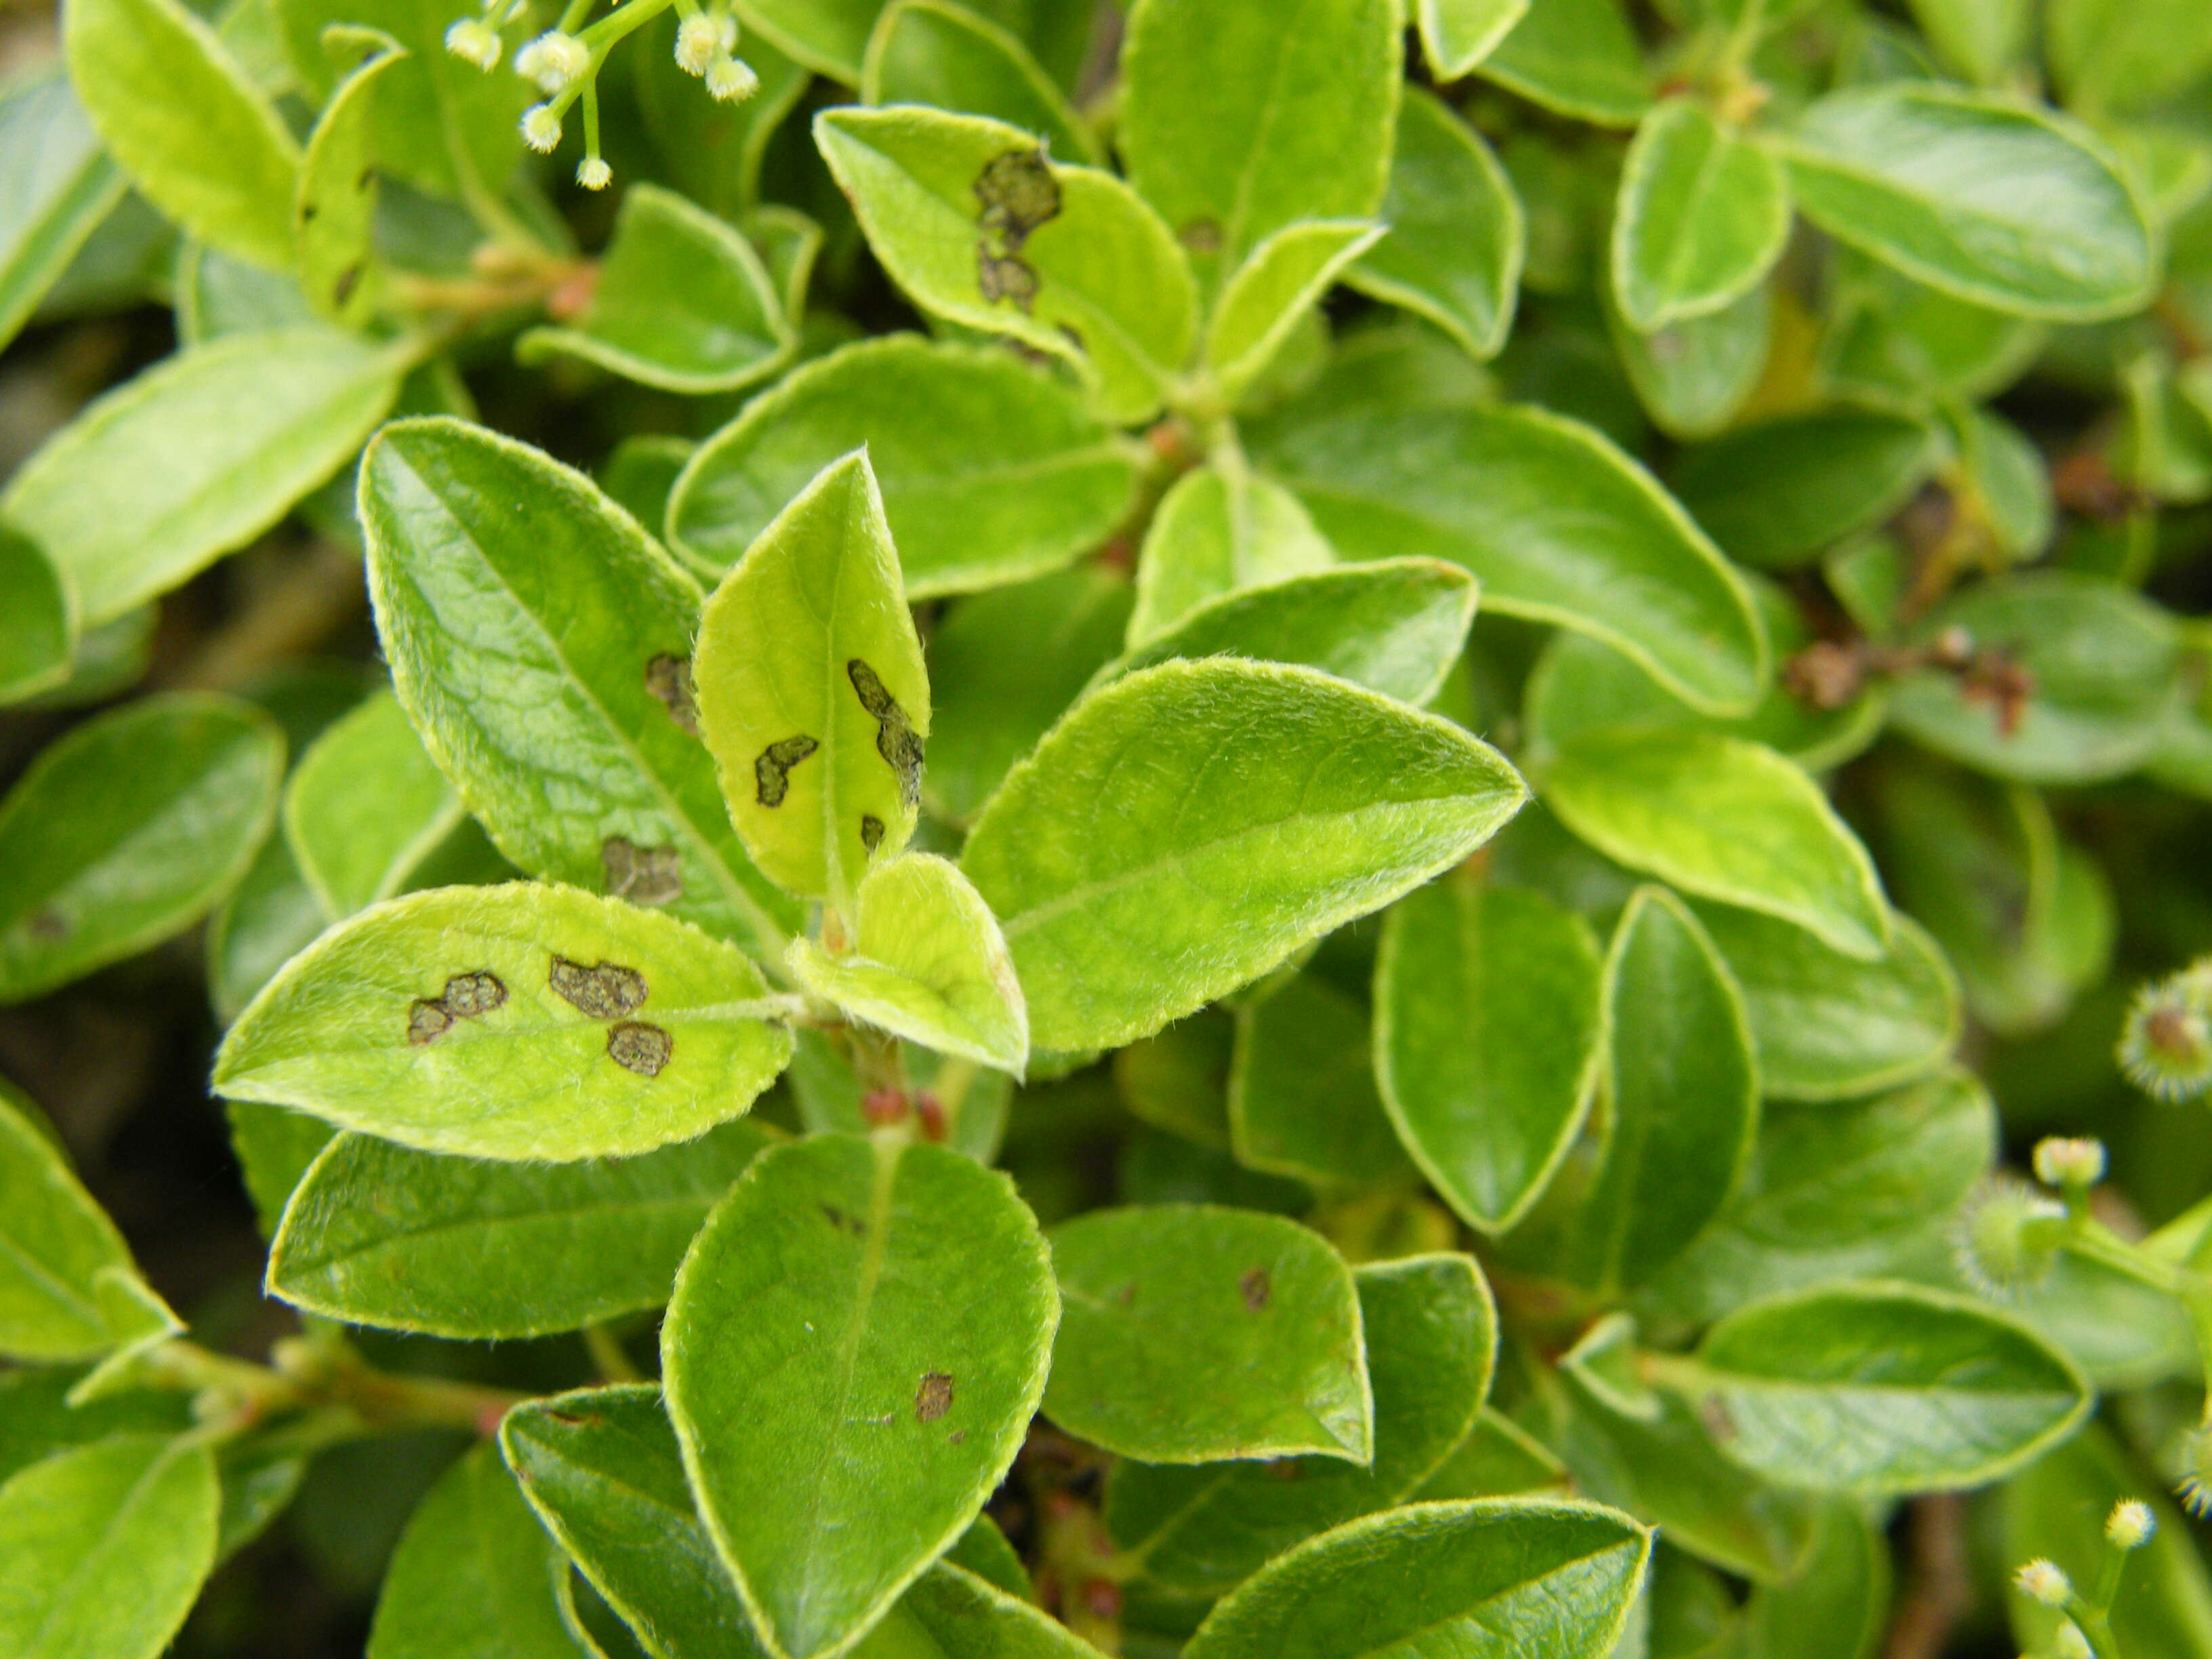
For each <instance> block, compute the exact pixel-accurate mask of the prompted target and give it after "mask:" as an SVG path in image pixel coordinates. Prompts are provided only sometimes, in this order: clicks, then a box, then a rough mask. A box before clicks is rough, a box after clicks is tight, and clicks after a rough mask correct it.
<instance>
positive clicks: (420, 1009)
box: [407, 997, 453, 1048]
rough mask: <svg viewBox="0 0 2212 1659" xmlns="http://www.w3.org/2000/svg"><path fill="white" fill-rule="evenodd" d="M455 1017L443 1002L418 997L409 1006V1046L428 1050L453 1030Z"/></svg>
mask: <svg viewBox="0 0 2212 1659" xmlns="http://www.w3.org/2000/svg"><path fill="white" fill-rule="evenodd" d="M452 1029H453V1015H452V1013H451V1012H448V1011H447V1007H446V1005H445V1004H444V1003H442V1002H433V1001H430V1000H428V998H424V997H417V998H416V999H415V1000H414V1001H412V1002H410V1003H409V1004H408V1005H407V1046H408V1047H409V1048H428V1047H429V1046H430V1045H431V1044H432V1043H434V1042H436V1041H437V1040H438V1039H439V1038H440V1037H441V1036H445V1035H446V1033H447V1031H449V1030H452Z"/></svg>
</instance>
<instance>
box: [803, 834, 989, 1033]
mask: <svg viewBox="0 0 2212 1659" xmlns="http://www.w3.org/2000/svg"><path fill="white" fill-rule="evenodd" d="M855 898H856V905H857V909H858V917H857V920H856V921H855V924H854V932H853V940H852V949H851V952H850V954H846V955H836V954H832V953H831V952H829V951H825V950H823V948H822V947H821V946H819V945H816V944H815V943H814V942H813V941H812V940H811V939H794V940H793V941H792V945H791V954H790V957H789V962H790V964H791V971H792V975H793V978H795V979H796V980H798V981H799V985H800V986H801V987H803V988H804V989H805V990H806V991H808V992H810V993H811V994H813V995H815V996H817V997H820V998H822V999H823V1000H824V1001H826V1002H829V1003H832V1004H834V1005H836V1006H837V1007H839V1008H841V1009H842V1010H843V1011H844V1012H846V1013H848V1014H850V1015H853V1016H855V1017H856V1018H859V1019H860V1020H861V1021H863V1022H865V1023H866V1024H871V1025H876V1026H880V1027H881V1028H882V1029H883V1030H887V1031H891V1032H895V1033H896V1034H897V1035H898V1036H902V1037H905V1038H907V1039H908V1041H909V1042H919V1043H922V1044H924V1045H926V1046H927V1047H928V1048H934V1049H937V1050H938V1051H939V1052H940V1053H943V1054H960V1055H964V1056H966V1057H967V1058H969V1059H970V1060H981V1061H982V1062H983V1063H984V1064H985V1065H987V1066H997V1067H998V1068H999V1069H1000V1071H1002V1072H1012V1073H1014V1074H1015V1075H1016V1076H1019V1075H1020V1074H1021V1073H1022V1071H1023V1069H1024V1066H1026V1065H1027V1064H1028V1062H1029V1054H1030V1031H1029V1014H1028V1011H1027V1010H1026V1009H1025V1008H1024V1006H1023V1004H1022V987H1020V986H1019V985H1018V983H1016V982H1015V979H1014V964H1013V963H1012V961H1011V960H1010V959H1009V958H1008V957H1007V955H1006V940H1005V939H1003V938H1001V937H1000V933H999V924H998V922H997V921H995V920H994V919H993V917H992V915H991V912H990V908H989V907H988V906H987V905H986V904H985V903H984V902H983V901H982V899H981V896H978V895H977V893H976V891H975V889H974V888H973V887H971V886H969V884H968V878H966V877H965V876H963V875H962V874H961V873H960V867H959V866H957V865H956V864H951V863H949V862H947V861H946V860H944V859H941V858H938V857H935V856H933V854H927V853H915V854H909V855H908V856H907V857H905V858H897V859H891V860H888V861H885V862H883V863H879V864H878V865H877V866H875V867H874V868H873V869H872V870H870V871H869V872H868V873H867V875H866V877H865V878H863V879H862V881H861V883H860V890H859V891H858V893H857V895H856V896H855Z"/></svg>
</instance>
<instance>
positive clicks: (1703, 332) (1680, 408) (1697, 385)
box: [1605, 283, 1775, 438]
mask: <svg viewBox="0 0 2212 1659" xmlns="http://www.w3.org/2000/svg"><path fill="white" fill-rule="evenodd" d="M1605 300H1606V320H1607V324H1608V325H1610V329H1611V332H1612V336H1613V350H1614V351H1615V352H1616V353H1617V354H1618V355H1619V356H1620V367H1621V368H1622V370H1623V371H1624V372H1625V373H1626V374H1627V376H1628V383H1629V385H1630V386H1632V387H1633V388H1634V389H1635V392H1636V397H1637V401H1638V402H1639V403H1640V404H1643V405H1644V413H1645V414H1646V415H1649V416H1650V417H1651V422H1652V424H1653V425H1655V426H1656V427H1657V428H1659V429H1660V430H1661V431H1662V432H1664V433H1665V434H1667V435H1668V437H1670V438H1709V437H1711V436H1712V435H1713V434H1715V433H1716V432H1718V431H1720V430H1721V429H1722V428H1724V427H1726V426H1727V425H1728V424H1729V422H1731V421H1733V420H1734V419H1735V416H1736V415H1737V413H1738V411H1739V410H1741V409H1742V408H1743V406H1744V404H1746V403H1747V401H1748V400H1749V399H1750V397H1751V394H1752V392H1753V391H1754V390H1755V389H1756V388H1757V386H1758V385H1759V374H1760V372H1761V371H1762V370H1764V369H1765V367H1766V359H1767V349H1768V346H1769V344H1770V343H1771V339H1772V337H1773V333H1774V314H1775V306H1774V293H1773V289H1772V288H1771V285H1769V284H1767V283H1760V284H1759V285H1758V286H1757V287H1755V288H1753V289H1752V290H1751V291H1750V292H1749V293H1748V294H1746V295H1744V296H1743V297H1742V298H1741V299H1740V300H1738V301H1735V303H1734V304H1732V305H1730V306H1728V307H1725V308H1724V309H1723V310H1720V311H1716V312H1713V313H1711V314H1710V315H1708V316H1704V317H1692V318H1691V319H1689V320H1687V321H1686V322H1679V323H1674V324H1670V325H1668V326H1667V327H1665V328H1662V329H1661V330H1660V331H1658V332H1657V333H1656V334H1648V335H1646V334H1638V332H1637V331H1635V330H1634V329H1632V328H1631V327H1629V325H1627V323H1626V321H1625V320H1623V319H1622V318H1621V316H1620V306H1619V305H1618V303H1616V302H1615V301H1614V300H1613V294H1612V290H1611V289H1610V288H1609V287H1608V289H1607V292H1606V295H1605Z"/></svg>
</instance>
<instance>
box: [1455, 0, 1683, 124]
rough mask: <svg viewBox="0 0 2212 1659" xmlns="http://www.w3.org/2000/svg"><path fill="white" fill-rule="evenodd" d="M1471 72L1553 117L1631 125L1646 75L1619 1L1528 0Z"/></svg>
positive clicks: (1647, 96) (1647, 92)
mask: <svg viewBox="0 0 2212 1659" xmlns="http://www.w3.org/2000/svg"><path fill="white" fill-rule="evenodd" d="M1475 73H1476V74H1478V75H1480V76H1482V77H1483V78H1484V79H1485V80H1487V81H1495V82H1497V83H1498V85H1499V86H1501V87H1504V88H1505V89H1506V90H1507V91H1508V92H1514V93H1518V94H1520V95H1521V96H1522V97H1523V98H1526V99H1528V100H1529V101H1530V102H1531V103H1534V104H1537V105H1540V106H1542V107H1543V108H1545V109H1547V110H1550V111H1551V112H1553V113H1554V114H1557V115H1565V116H1571V117H1572V118H1574V119H1576V120H1578V121H1591V122H1595V123H1596V124H1597V125H1600V126H1606V127H1632V126H1634V125H1636V124H1637V122H1638V120H1640V119H1641V118H1643V115H1644V111H1645V110H1646V109H1648V108H1650V105H1651V77H1650V75H1649V74H1648V73H1646V71H1645V70H1644V54H1643V49H1642V48H1641V47H1640V46H1638V44H1637V40H1636V33H1635V31H1634V30H1633V29H1632V28H1631V27H1629V22H1628V17H1627V15H1626V13H1625V12H1624V11H1623V10H1622V9H1621V6H1620V0H1532V3H1531V4H1530V5H1529V7H1528V11H1527V14H1526V15H1524V16H1522V19H1521V21H1519V22H1517V23H1516V24H1515V25H1514V26H1513V27H1512V29H1511V30H1510V32H1509V33H1507V34H1506V36H1505V38H1504V40H1500V41H1499V42H1498V45H1497V46H1494V47H1493V48H1492V50H1491V52H1489V54H1488V55H1487V56H1486V58H1484V59H1483V60H1482V62H1481V63H1480V64H1476V65H1475Z"/></svg>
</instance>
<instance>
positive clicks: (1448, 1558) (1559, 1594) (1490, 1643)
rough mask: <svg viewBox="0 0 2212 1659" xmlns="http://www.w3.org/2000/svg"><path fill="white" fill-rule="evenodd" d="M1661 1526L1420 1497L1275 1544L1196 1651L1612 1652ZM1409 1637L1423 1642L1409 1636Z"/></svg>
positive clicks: (1510, 1502) (1331, 1654)
mask: <svg viewBox="0 0 2212 1659" xmlns="http://www.w3.org/2000/svg"><path fill="white" fill-rule="evenodd" d="M1650 1549H1651V1534H1650V1533H1648V1532H1646V1531H1645V1530H1644V1528H1642V1527H1640V1526H1638V1524H1637V1523H1636V1522H1634V1521H1632V1520H1631V1519H1630V1518H1629V1517H1628V1516H1625V1515H1622V1514H1620V1512H1618V1511H1617V1510H1606V1509H1601V1508H1599V1507H1598V1506H1597V1505H1595V1504H1573V1503H1562V1502H1554V1501H1549V1500H1545V1499H1539V1498H1504V1499H1496V1498H1493V1499H1485V1500H1479V1501H1476V1502H1474V1503H1464V1504H1416V1505H1413V1506H1412V1507H1410V1508H1407V1509H1401V1510H1389V1511H1386V1512H1385V1513H1383V1514H1382V1515H1375V1516H1368V1517H1366V1518H1365V1519H1364V1520H1359V1521H1354V1522H1351V1523H1349V1524H1348V1525H1346V1526H1342V1527H1339V1528H1336V1530H1335V1531H1334V1532H1329V1533H1324V1534H1322V1536H1321V1537H1319V1538H1316V1539H1315V1540H1313V1541H1311V1542H1310V1543H1307V1544H1303V1545H1301V1546H1299V1547H1297V1549H1295V1550H1292V1551H1291V1552H1289V1553H1287V1554H1285V1555H1281V1556H1279V1557H1277V1558H1276V1559H1274V1560H1273V1561H1271V1562H1269V1563H1268V1564H1267V1566H1266V1567H1264V1568H1263V1569H1261V1571H1259V1572H1258V1573H1256V1574H1255V1575H1254V1576H1253V1577H1251V1578H1249V1579H1248V1580H1247V1581H1246V1582H1245V1583H1243V1585H1242V1586H1241V1587H1240V1588H1239V1589H1237V1590H1236V1591H1235V1592H1233V1593H1232V1594H1231V1595H1229V1596H1228V1597H1227V1598H1225V1600H1224V1601H1221V1602H1220V1603H1219V1604H1218V1606H1217V1607H1215V1608H1214V1609H1213V1611H1212V1613H1208V1614H1207V1615H1206V1622H1205V1623H1204V1624H1203V1625H1201V1626H1199V1630H1198V1634H1197V1635H1196V1636H1194V1637H1193V1638H1191V1641H1190V1644H1189V1646H1188V1647H1187V1648H1185V1649H1184V1650H1183V1651H1184V1653H1185V1655H1186V1656H1187V1659H1382V1656H1383V1655H1386V1654H1390V1653H1394V1652H1411V1651H1414V1650H1416V1647H1418V1649H1419V1650H1422V1651H1427V1652H1434V1653H1436V1654H1437V1655H1439V1656H1449V1659H1510V1656H1517V1655H1522V1654H1538V1653H1541V1654H1542V1655H1544V1656H1545V1659H1553V1656H1557V1659H1604V1656H1606V1655H1607V1654H1608V1653H1609V1652H1610V1651H1611V1650H1612V1649H1613V1642H1614V1640H1615V1638H1617V1637H1618V1636H1619V1635H1620V1629H1621V1626H1622V1624H1623V1622H1624V1621H1625V1620H1626V1618H1627V1616H1628V1609H1629V1604H1630V1603H1631V1602H1632V1601H1634V1600H1635V1599H1636V1592H1637V1588H1638V1584H1639V1583H1641V1582H1642V1580H1643V1577H1644V1562H1645V1559H1647V1557H1648V1556H1649V1555H1650ZM1409 1644H1412V1645H1409Z"/></svg>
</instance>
